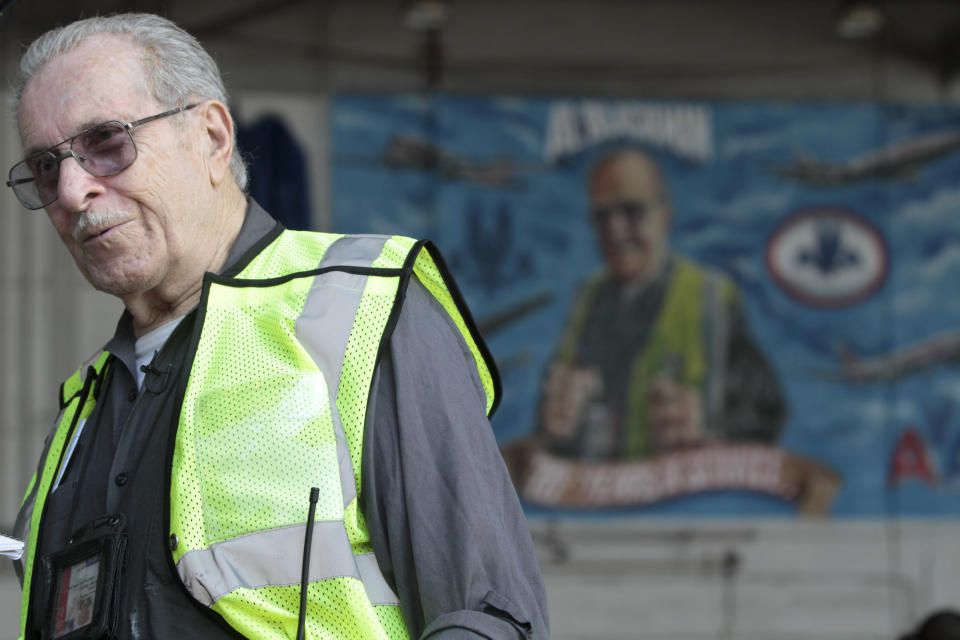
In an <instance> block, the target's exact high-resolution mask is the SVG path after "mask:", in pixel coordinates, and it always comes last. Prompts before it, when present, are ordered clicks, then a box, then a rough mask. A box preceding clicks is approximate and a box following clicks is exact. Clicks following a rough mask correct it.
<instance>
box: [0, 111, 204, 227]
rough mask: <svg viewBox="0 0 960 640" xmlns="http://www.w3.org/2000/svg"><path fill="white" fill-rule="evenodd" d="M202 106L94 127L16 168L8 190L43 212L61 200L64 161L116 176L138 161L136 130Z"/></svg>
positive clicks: (25, 205)
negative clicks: (59, 195) (62, 150)
mask: <svg viewBox="0 0 960 640" xmlns="http://www.w3.org/2000/svg"><path fill="white" fill-rule="evenodd" d="M198 104H200V103H199V102H198V103H194V104H188V105H185V106H182V107H177V108H176V109H170V110H169V111H164V112H163V113H158V114H157V115H155V116H150V117H148V118H143V119H142V120H137V121H136V122H123V121H122V120H110V121H108V122H104V123H101V124H98V125H96V126H94V127H90V128H89V129H87V130H85V131H81V132H80V133H78V134H77V135H75V136H73V137H72V138H67V139H66V140H62V141H61V142H58V143H57V144H55V145H53V146H52V147H50V148H49V149H46V150H44V151H39V152H37V153H34V154H33V155H31V156H29V157H27V159H26V160H22V161H20V162H18V163H17V164H15V165H13V167H12V168H11V169H10V179H9V180H8V181H7V186H8V187H10V188H12V189H13V193H14V194H16V196H17V199H18V200H20V204H22V205H23V206H24V207H26V208H27V209H31V210H33V209H42V208H43V207H45V206H47V205H48V204H51V203H52V202H54V201H56V199H57V193H58V191H59V183H60V163H61V162H62V161H63V160H65V159H66V158H68V157H71V156H72V157H73V159H74V160H76V161H77V164H79V165H80V166H81V167H83V169H84V170H85V171H86V172H87V173H89V174H91V175H94V176H97V177H98V178H107V177H109V176H115V175H117V174H118V173H120V172H121V171H123V170H124V169H126V168H127V167H129V166H130V165H132V164H133V162H134V160H136V159H137V145H136V144H134V142H133V133H132V132H133V130H134V129H135V128H136V127H139V126H140V125H144V124H147V123H148V122H153V121H154V120H159V119H160V118H166V117H167V116H172V115H174V114H177V113H180V112H181V111H186V110H187V109H193V108H194V107H195V106H197V105H198ZM67 143H70V148H69V149H67V150H66V151H64V152H63V153H60V152H59V151H57V149H58V147H62V146H63V145H65V144H67Z"/></svg>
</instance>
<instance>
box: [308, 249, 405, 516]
mask: <svg viewBox="0 0 960 640" xmlns="http://www.w3.org/2000/svg"><path fill="white" fill-rule="evenodd" d="M387 239H388V236H374V235H367V236H348V237H343V238H340V239H339V240H337V241H336V242H334V243H333V244H332V245H330V247H329V248H328V249H327V251H326V253H325V254H324V256H323V260H322V261H321V262H320V265H319V266H320V267H330V266H351V267H369V266H370V265H371V264H372V263H373V261H374V260H376V258H377V257H378V256H379V255H380V252H381V251H383V246H384V244H386V242H387ZM366 283H367V278H366V276H362V275H356V274H352V273H343V272H340V271H331V272H330V273H323V274H320V275H319V276H317V277H316V278H315V279H314V281H313V285H312V286H311V288H310V293H309V294H307V300H306V302H305V303H304V305H303V311H302V312H301V314H300V317H299V318H297V321H296V323H295V327H296V334H297V339H298V340H299V341H300V342H301V344H303V347H304V348H305V349H306V350H307V353H309V354H310V357H311V358H312V359H313V361H314V363H316V365H317V367H318V368H319V369H320V371H321V372H322V373H323V377H324V379H325V380H326V381H327V391H328V392H329V396H330V398H331V399H332V400H333V401H332V402H331V412H332V414H333V428H334V432H335V434H336V437H337V459H338V460H339V462H340V469H339V470H340V490H341V492H342V493H343V506H344V508H346V506H347V505H348V504H350V502H352V501H353V499H354V498H356V497H357V485H356V481H355V480H354V474H353V464H352V462H351V460H350V449H349V447H348V446H347V439H346V435H345V434H344V430H343V422H342V421H341V419H340V412H339V411H338V410H337V404H336V400H337V394H338V390H339V389H340V373H341V371H342V369H343V358H344V354H345V353H346V351H347V341H348V340H349V339H350V331H351V330H352V329H353V323H354V321H355V319H356V317H357V308H358V307H359V306H360V299H361V297H362V296H363V290H364V287H365V286H366ZM320 326H323V327H325V330H324V331H322V332H321V331H318V327H320ZM331 327H332V328H333V330H330V328H331Z"/></svg>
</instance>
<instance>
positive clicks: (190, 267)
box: [121, 189, 247, 338]
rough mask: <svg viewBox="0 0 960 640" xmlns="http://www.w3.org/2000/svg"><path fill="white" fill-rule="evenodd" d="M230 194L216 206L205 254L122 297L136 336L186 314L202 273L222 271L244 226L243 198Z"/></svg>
mask: <svg viewBox="0 0 960 640" xmlns="http://www.w3.org/2000/svg"><path fill="white" fill-rule="evenodd" d="M231 191H232V192H233V191H234V190H231ZM230 195H231V196H232V197H230V198H229V201H224V202H221V203H219V204H220V205H221V206H222V207H223V208H222V209H220V211H221V212H222V213H220V214H218V215H217V216H216V218H215V221H216V224H214V225H213V226H212V227H211V229H210V231H209V234H208V235H209V243H205V246H207V247H209V251H208V252H207V253H206V255H203V256H186V258H185V260H184V261H183V264H180V265H173V266H172V267H171V269H170V271H169V272H168V276H167V277H166V278H165V279H164V281H163V282H161V283H160V284H159V285H158V286H156V287H153V288H151V289H149V290H147V291H138V292H135V293H131V294H129V295H126V296H121V299H122V300H123V304H124V306H125V307H126V308H127V310H128V311H129V312H130V315H131V316H132V317H133V333H134V336H135V337H137V338H139V337H140V336H142V335H144V334H146V333H149V332H150V331H152V330H154V329H156V328H157V327H160V326H162V325H164V324H167V323H168V322H171V321H173V320H176V319H177V318H180V317H183V316H184V315H186V314H187V313H188V312H189V311H190V310H191V309H193V308H194V307H195V306H197V304H198V303H199V302H200V294H201V291H202V289H203V276H204V274H206V273H208V272H209V273H219V272H220V271H222V270H223V268H224V266H225V264H224V263H225V262H226V259H227V255H228V254H229V253H230V248H231V247H232V246H233V243H234V242H235V241H236V239H237V235H238V234H239V233H240V228H241V227H242V226H243V218H244V214H245V212H246V208H247V202H246V197H245V196H244V195H243V193H242V192H241V191H240V190H239V189H236V190H235V192H233V193H231V194H230ZM224 200H227V199H226V198H225V199H224Z"/></svg>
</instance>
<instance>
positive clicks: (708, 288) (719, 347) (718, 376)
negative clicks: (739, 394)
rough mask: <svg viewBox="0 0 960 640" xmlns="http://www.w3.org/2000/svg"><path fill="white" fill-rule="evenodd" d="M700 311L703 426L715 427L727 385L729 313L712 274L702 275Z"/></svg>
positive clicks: (719, 417)
mask: <svg viewBox="0 0 960 640" xmlns="http://www.w3.org/2000/svg"><path fill="white" fill-rule="evenodd" d="M701 298H702V301H703V308H702V309H701V311H700V313H701V314H702V315H701V320H700V326H702V327H703V331H704V341H705V343H706V344H705V345H704V351H705V352H706V357H707V380H706V387H705V396H706V403H705V404H706V406H705V407H704V409H705V410H706V411H705V414H706V415H704V418H705V423H706V424H707V425H719V424H721V420H722V418H723V412H724V404H725V398H724V390H725V389H726V386H727V382H726V377H727V341H728V339H729V334H730V311H729V308H728V306H727V304H726V301H725V300H724V297H723V280H722V279H721V278H720V276H718V275H717V274H716V273H715V272H713V271H706V272H705V273H704V277H703V291H702V294H701Z"/></svg>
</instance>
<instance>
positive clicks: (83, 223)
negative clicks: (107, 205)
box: [73, 211, 127, 242]
mask: <svg viewBox="0 0 960 640" xmlns="http://www.w3.org/2000/svg"><path fill="white" fill-rule="evenodd" d="M126 217H127V214H125V213H123V212H122V211H84V212H83V213H81V214H80V216H79V217H78V218H77V222H76V224H75V225H74V227H73V239H74V240H76V241H77V242H79V241H80V239H81V238H82V237H83V235H84V232H85V231H86V230H87V229H90V228H94V229H103V228H106V227H112V226H113V225H115V224H116V223H118V222H123V221H124V220H125V219H126Z"/></svg>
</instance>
